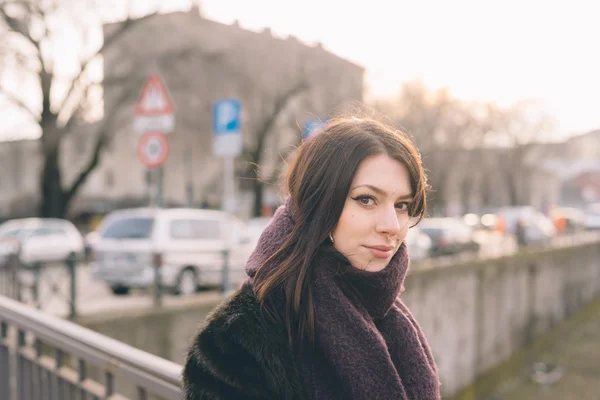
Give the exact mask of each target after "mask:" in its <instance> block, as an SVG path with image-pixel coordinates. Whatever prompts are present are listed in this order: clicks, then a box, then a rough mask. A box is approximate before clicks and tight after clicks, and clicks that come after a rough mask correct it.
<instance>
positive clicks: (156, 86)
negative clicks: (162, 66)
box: [135, 74, 173, 117]
mask: <svg viewBox="0 0 600 400" xmlns="http://www.w3.org/2000/svg"><path fill="white" fill-rule="evenodd" d="M169 114H173V102H172V101H171V98H170V97H169V94H168V93H167V88H166V87H165V85H164V83H163V81H162V79H161V78H160V76H159V75H158V74H150V76H148V79H147V80H146V83H145V84H144V88H143V89H142V94H141V95H140V98H139V100H138V102H137V104H136V105H135V115H136V116H138V117H142V116H160V115H169Z"/></svg>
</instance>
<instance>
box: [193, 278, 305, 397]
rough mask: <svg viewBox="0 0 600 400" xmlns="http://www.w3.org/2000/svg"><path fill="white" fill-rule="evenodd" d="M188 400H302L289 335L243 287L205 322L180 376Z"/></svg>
mask: <svg viewBox="0 0 600 400" xmlns="http://www.w3.org/2000/svg"><path fill="white" fill-rule="evenodd" d="M183 381H184V391H185V392H186V396H187V397H186V398H188V399H204V398H207V399H208V398H211V399H212V398H215V399H233V398H235V399H246V398H248V399H251V398H282V399H296V398H302V396H301V395H300V394H301V385H300V380H299V375H298V369H297V365H296V362H295V359H294V356H293V353H292V351H291V349H290V346H289V345H288V341H287V335H286V334H285V332H284V331H283V330H282V329H281V327H279V326H277V325H276V324H274V323H270V322H269V321H268V320H266V319H265V318H263V317H262V315H261V307H260V304H259V303H258V300H257V298H256V295H255V294H254V291H253V290H252V288H251V287H248V286H244V287H242V288H241V289H239V290H238V291H237V292H236V293H235V294H233V295H232V296H231V297H230V298H229V299H227V300H226V301H224V302H223V303H222V304H221V305H219V306H218V307H217V308H216V309H215V310H214V311H213V312H212V313H211V314H210V315H209V316H208V317H207V319H206V321H205V322H204V324H203V326H202V327H201V328H200V330H199V332H198V334H197V335H196V337H195V338H194V340H193V341H192V344H191V346H190V349H189V352H188V357H187V361H186V365H185V368H184V371H183Z"/></svg>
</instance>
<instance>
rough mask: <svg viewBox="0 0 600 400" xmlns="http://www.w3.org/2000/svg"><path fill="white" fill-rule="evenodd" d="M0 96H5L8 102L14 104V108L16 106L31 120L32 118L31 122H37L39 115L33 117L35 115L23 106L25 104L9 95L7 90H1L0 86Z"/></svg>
mask: <svg viewBox="0 0 600 400" xmlns="http://www.w3.org/2000/svg"><path fill="white" fill-rule="evenodd" d="M0 94H2V95H3V96H5V97H6V98H7V99H8V100H9V101H10V102H12V103H14V104H15V105H16V106H18V107H19V108H21V109H23V110H24V111H25V112H27V114H28V115H29V116H30V117H31V118H33V120H34V121H35V122H38V118H39V115H35V113H34V112H33V111H31V109H30V108H29V107H27V106H26V105H25V103H24V102H23V101H22V100H21V99H19V98H18V97H16V96H15V95H13V94H11V93H9V92H8V90H6V89H4V88H2V87H1V86H0Z"/></svg>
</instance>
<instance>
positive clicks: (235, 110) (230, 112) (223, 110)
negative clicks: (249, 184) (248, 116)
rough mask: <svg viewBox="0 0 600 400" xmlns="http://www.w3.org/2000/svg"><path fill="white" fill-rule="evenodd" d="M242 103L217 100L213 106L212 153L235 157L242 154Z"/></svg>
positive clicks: (236, 100) (233, 100)
mask: <svg viewBox="0 0 600 400" xmlns="http://www.w3.org/2000/svg"><path fill="white" fill-rule="evenodd" d="M241 119H242V103H241V102H240V101H239V100H238V99H224V100H219V101H217V102H215V103H214V105H213V133H214V136H213V153H214V154H215V155H216V156H221V157H235V156H238V155H240V154H241V152H242V126H241V125H242V124H241Z"/></svg>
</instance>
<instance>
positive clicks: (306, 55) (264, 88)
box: [67, 8, 364, 215]
mask: <svg viewBox="0 0 600 400" xmlns="http://www.w3.org/2000/svg"><path fill="white" fill-rule="evenodd" d="M120 27H121V25H120V24H109V25H106V26H105V27H104V33H105V41H106V40H108V38H109V37H110V35H111V34H113V32H115V31H116V30H118V29H119V28H120ZM152 72H159V73H160V75H161V76H162V78H163V80H164V82H165V83H166V86H167V89H168V90H169V93H170V96H171V98H172V99H173V102H174V103H175V120H176V122H175V130H174V132H173V133H172V134H170V136H169V138H170V154H169V158H168V160H167V162H166V164H165V172H164V195H165V202H166V203H167V204H171V205H183V204H186V203H187V202H188V200H189V199H190V198H191V197H193V201H194V203H195V204H202V203H203V204H205V205H206V204H208V205H211V206H218V205H219V204H220V202H221V192H222V189H221V188H222V169H223V166H222V161H221V160H220V159H217V158H216V157H214V156H213V154H212V104H213V102H214V101H216V100H220V99H224V98H229V97H237V98H239V99H240V100H241V102H242V107H243V121H242V131H243V140H244V148H245V154H243V155H242V156H240V157H238V160H237V161H238V162H237V165H236V176H238V177H239V178H240V179H238V184H239V187H238V194H239V196H238V205H239V206H240V207H241V209H240V213H241V214H243V215H248V212H249V208H248V207H249V204H251V201H252V198H253V197H252V193H251V192H250V191H249V190H248V189H249V188H250V187H251V184H250V183H249V182H247V179H243V178H244V177H247V176H248V175H249V174H248V170H249V169H250V168H253V167H252V166H250V165H248V163H247V162H245V161H247V160H248V155H249V154H250V153H251V152H253V151H255V150H257V149H256V146H257V144H258V140H257V133H258V132H260V131H261V130H263V129H264V127H265V126H270V129H269V131H270V132H269V134H268V135H267V136H266V141H265V143H264V146H263V147H262V148H261V149H260V155H261V158H262V159H261V166H262V168H261V174H260V175H261V176H262V177H263V178H265V177H266V178H269V177H270V175H273V174H274V173H277V172H278V166H279V165H280V164H281V156H282V154H284V153H288V152H289V151H290V150H291V148H292V147H293V146H295V145H297V144H298V143H299V142H300V140H301V127H302V126H303V124H304V122H305V121H306V120H308V119H312V118H315V117H318V118H327V117H328V115H329V114H330V113H332V112H333V111H334V110H336V109H337V108H338V107H340V106H343V105H344V104H351V102H353V101H362V97H363V74H364V70H363V68H362V67H360V66H357V65H355V64H353V63H350V62H348V61H346V60H344V59H341V58H340V57H338V56H336V55H334V54H332V53H330V52H328V51H326V50H324V49H323V48H322V47H321V46H320V45H315V46H310V45H307V44H304V43H302V42H301V41H299V40H298V39H296V38H294V37H286V38H279V37H274V36H273V35H272V34H271V32H270V31H269V30H268V29H265V30H264V31H262V32H253V31H248V30H245V29H242V28H241V27H240V26H239V25H238V24H233V25H224V24H220V23H217V22H214V21H211V20H208V19H205V18H203V17H202V16H201V15H200V13H199V12H198V10H197V9H195V8H193V9H192V10H191V11H190V12H175V13H170V14H163V15H157V16H154V17H151V18H149V19H147V20H145V21H143V22H141V23H139V24H138V25H136V26H135V27H134V28H131V29H130V30H128V31H127V32H126V33H125V34H124V35H123V37H122V38H121V39H120V40H119V41H118V42H115V44H114V46H112V47H110V48H109V51H107V52H106V54H105V56H104V79H105V82H106V84H105V88H104V91H105V102H104V109H105V113H110V112H112V111H111V110H113V109H115V107H116V108H117V112H118V116H116V118H115V120H116V123H115V127H114V130H112V135H114V138H113V140H112V142H111V143H110V146H109V148H108V150H107V151H106V152H105V154H104V156H103V158H102V163H101V165H100V166H99V167H98V169H97V170H96V171H95V172H94V173H93V174H92V176H91V177H90V179H89V182H88V183H87V184H86V185H85V188H84V190H83V191H82V193H81V195H80V196H79V197H78V199H77V201H76V203H75V204H74V211H78V210H80V211H83V210H88V211H94V210H98V211H103V210H104V209H109V208H114V207H118V206H122V205H131V204H135V203H140V204H147V202H148V196H151V195H152V193H150V192H149V188H148V184H147V183H148V180H149V178H150V177H149V176H148V173H147V171H146V169H145V168H144V166H143V165H142V164H141V162H140V161H139V160H138V159H137V143H138V138H139V136H138V134H137V133H136V132H134V130H133V118H134V105H135V102H136V101H137V98H138V96H139V93H140V91H141V88H142V85H143V82H144V80H145V79H146V77H147V76H148V74H150V73H152ZM114 82H116V84H115V83H114ZM298 87H302V89H297V88H298ZM290 93H293V94H292V95H290ZM123 97H125V100H121V99H122V98H123ZM277 108H280V109H281V111H280V112H277V111H275V110H276V109H277ZM271 119H273V121H271ZM88 137H89V135H88ZM78 140H80V139H73V141H72V142H73V143H71V144H69V145H67V147H71V148H70V149H69V152H75V153H79V154H81V155H82V157H83V155H84V154H85V152H81V150H82V148H83V147H85V146H86V145H87V146H88V147H89V145H90V144H89V143H85V139H83V142H84V143H80V147H81V148H78V144H77V143H76V142H77V141H78ZM88 142H89V141H88ZM88 151H89V149H88ZM265 201H267V202H271V203H276V202H277V201H278V199H277V197H276V196H275V193H274V191H273V190H272V189H271V190H267V193H266V196H265Z"/></svg>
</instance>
